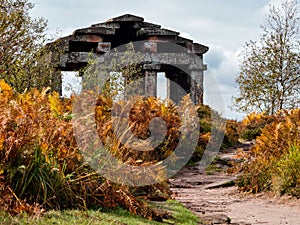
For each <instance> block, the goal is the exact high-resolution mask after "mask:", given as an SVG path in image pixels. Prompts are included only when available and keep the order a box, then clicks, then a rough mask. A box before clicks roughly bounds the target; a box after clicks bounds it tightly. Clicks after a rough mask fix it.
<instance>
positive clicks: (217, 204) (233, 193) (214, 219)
mask: <svg viewBox="0 0 300 225" xmlns="http://www.w3.org/2000/svg"><path fill="white" fill-rule="evenodd" d="M231 156H232V152H227V153H221V154H220V157H221V158H225V159H227V158H228V157H231ZM235 179H236V178H235V177H233V176H230V175H227V174H226V173H224V172H222V171H219V172H216V173H214V174H211V175H208V174H207V173H206V174H201V173H200V172H199V170H198V168H197V165H196V166H194V167H190V168H184V169H182V170H181V171H180V172H179V173H178V174H177V175H176V177H175V178H174V179H171V180H170V182H171V187H172V188H171V190H172V191H173V192H174V193H175V198H176V199H177V200H179V201H181V202H182V203H184V204H185V205H186V206H187V207H188V208H189V209H191V210H192V211H194V212H195V213H196V214H197V215H198V216H199V217H200V218H202V219H204V220H206V221H208V224H236V225H237V224H239V225H245V224H251V225H256V224H260V225H261V224H268V225H281V224H288V225H300V200H297V199H293V198H289V197H280V198H279V197H274V196H270V195H266V194H264V195H255V196H254V195H246V194H243V193H239V192H238V190H237V188H236V187H235V186H233V185H232V184H233V182H232V181H234V180H235Z"/></svg>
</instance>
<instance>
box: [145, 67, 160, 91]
mask: <svg viewBox="0 0 300 225" xmlns="http://www.w3.org/2000/svg"><path fill="white" fill-rule="evenodd" d="M145 95H146V96H154V97H157V72H156V71H153V70H146V71H145Z"/></svg>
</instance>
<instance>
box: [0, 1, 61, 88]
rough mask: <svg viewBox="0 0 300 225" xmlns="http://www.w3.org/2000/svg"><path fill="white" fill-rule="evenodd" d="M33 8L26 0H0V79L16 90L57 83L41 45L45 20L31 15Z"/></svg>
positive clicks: (44, 49) (50, 85) (45, 39)
mask: <svg viewBox="0 0 300 225" xmlns="http://www.w3.org/2000/svg"><path fill="white" fill-rule="evenodd" d="M33 7H34V5H33V4H32V3H30V2H29V1H28V0H0V79H4V80H5V81H6V82H7V83H8V84H9V85H10V86H11V87H13V88H14V89H15V90H16V91H18V92H23V91H24V90H26V89H30V88H37V89H41V88H42V87H46V86H49V87H55V85H56V84H55V83H56V82H60V81H59V79H55V73H54V71H53V67H52V66H51V65H50V63H49V61H50V60H49V57H47V56H48V50H47V49H46V48H45V47H44V45H45V43H46V41H47V37H46V33H45V30H46V28H47V21H46V20H45V19H43V18H37V19H36V18H31V17H30V15H29V11H30V10H31V9H32V8H33Z"/></svg>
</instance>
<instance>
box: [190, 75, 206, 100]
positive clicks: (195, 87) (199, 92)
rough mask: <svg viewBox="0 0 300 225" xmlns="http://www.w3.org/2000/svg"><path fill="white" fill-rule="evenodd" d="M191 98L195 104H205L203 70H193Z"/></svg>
mask: <svg viewBox="0 0 300 225" xmlns="http://www.w3.org/2000/svg"><path fill="white" fill-rule="evenodd" d="M190 74H191V78H192V80H191V88H190V92H191V98H192V100H193V101H194V103H195V104H203V70H191V72H190Z"/></svg>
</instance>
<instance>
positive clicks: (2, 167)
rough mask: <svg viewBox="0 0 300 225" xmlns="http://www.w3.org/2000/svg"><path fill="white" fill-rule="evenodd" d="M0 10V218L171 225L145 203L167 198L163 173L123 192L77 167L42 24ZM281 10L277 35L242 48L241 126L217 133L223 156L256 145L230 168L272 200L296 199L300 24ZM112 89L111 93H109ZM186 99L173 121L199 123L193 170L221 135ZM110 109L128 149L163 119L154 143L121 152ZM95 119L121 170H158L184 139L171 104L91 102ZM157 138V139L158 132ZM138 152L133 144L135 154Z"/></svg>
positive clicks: (81, 163)
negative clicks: (119, 219)
mask: <svg viewBox="0 0 300 225" xmlns="http://www.w3.org/2000/svg"><path fill="white" fill-rule="evenodd" d="M0 2H1V5H2V7H1V8H0V12H1V17H0V40H1V42H0V60H1V64H0V211H5V213H8V214H9V215H12V216H14V215H17V214H20V213H24V212H25V213H28V214H29V215H36V214H38V215H39V214H42V213H43V212H44V211H47V210H50V209H55V210H65V209H83V210H86V209H91V208H103V209H119V208H123V209H125V210H128V211H129V212H130V213H132V214H136V215H141V216H143V217H144V218H147V219H152V220H157V221H162V220H163V219H165V218H169V217H170V215H169V214H168V213H167V212H166V211H164V210H161V209H158V208H156V207H153V206H152V205H151V204H149V203H148V201H149V200H160V201H165V200H168V199H170V198H171V194H172V193H171V191H170V190H169V186H168V183H167V180H166V174H165V173H164V169H165V168H163V166H162V167H161V171H162V173H161V174H159V176H158V177H156V178H155V179H156V180H157V181H158V182H157V183H156V184H152V185H146V186H138V187H131V186H129V185H125V184H123V183H122V182H121V183H120V182H119V183H117V182H113V181H111V180H110V179H107V178H105V177H104V176H102V175H101V174H99V173H98V172H97V171H95V168H93V167H92V166H91V164H89V163H87V162H86V160H84V155H83V153H82V151H81V150H82V149H80V148H79V146H78V143H77V140H76V138H75V136H76V135H75V134H74V123H75V124H77V125H78V124H79V125H80V122H82V121H80V118H79V120H78V119H76V118H75V117H74V112H73V106H74V96H72V97H71V98H69V99H67V98H65V99H63V98H61V97H60V96H59V94H58V93H57V92H54V91H53V90H52V89H51V87H55V86H57V84H56V83H55V82H56V81H57V80H56V79H55V73H54V70H53V65H50V64H47V63H46V61H47V60H46V59H47V57H46V56H47V49H45V48H43V46H44V43H43V42H44V41H45V40H46V39H45V33H44V31H45V28H46V23H45V21H44V20H42V19H39V20H34V19H32V18H30V17H29V14H28V10H29V9H31V8H32V7H33V5H32V4H30V3H29V2H28V1H26V0H16V1H8V0H0ZM283 3H284V4H283V9H284V10H283V13H285V14H281V13H280V12H281V11H278V10H277V9H276V8H271V14H270V17H269V20H267V21H268V22H269V23H271V24H272V23H275V25H280V23H281V22H283V24H284V26H279V27H277V28H278V29H277V30H276V29H275V30H272V28H276V26H271V29H268V28H270V27H268V26H265V27H264V31H265V32H266V34H265V35H263V36H262V39H261V41H262V43H263V44H262V45H259V44H258V45H257V43H256V42H250V43H248V44H246V47H245V50H246V52H247V54H246V55H245V57H244V58H243V65H242V67H241V73H240V74H239V76H238V77H237V84H238V85H239V88H240V94H241V95H240V96H238V97H237V98H236V99H235V103H236V106H237V107H238V109H239V110H241V111H245V112H248V113H249V114H248V115H247V116H246V117H245V118H244V119H243V120H242V121H241V122H237V121H235V120H226V129H225V130H224V131H223V130H220V131H219V132H220V133H222V134H224V140H223V143H222V148H228V147H231V146H234V145H235V144H237V143H239V141H252V140H255V145H254V146H253V147H252V148H251V149H250V151H240V152H239V156H240V157H241V158H243V160H244V161H243V163H241V164H239V165H238V166H237V170H238V172H239V178H238V181H237V185H238V186H239V188H240V190H241V191H248V192H252V193H258V192H261V191H275V192H277V193H279V194H291V195H294V196H297V197H300V169H299V164H300V137H299V135H300V131H299V127H300V110H299V108H297V107H298V106H299V79H300V78H299V61H300V60H299V45H295V42H292V40H294V39H295V36H296V35H298V34H299V33H297V32H298V28H297V29H296V27H297V26H298V25H297V24H298V21H299V20H298V18H296V8H295V4H296V3H295V2H294V1H292V3H290V4H289V2H288V1H284V2H283ZM278 16H279V17H278ZM280 16H283V18H286V20H282V17H280ZM284 16H286V17H284ZM287 20H288V21H287ZM289 20H290V21H289ZM269 25H270V24H269ZM281 25H282V24H281ZM279 28H282V29H279ZM284 29H286V30H284ZM275 31H276V32H277V33H278V35H279V36H277V33H276V32H275ZM284 31H285V32H284ZM280 32H283V33H280ZM10 40H15V41H10ZM277 43H279V44H277ZM297 43H298V42H297ZM297 48H298V49H297ZM12 49H17V51H11V50H12ZM295 49H296V50H295ZM256 53H257V54H256ZM126 69H128V68H126ZM129 69H130V68H129ZM270 71H271V72H270ZM122 72H123V71H122ZM129 72H131V73H132V72H135V71H134V70H132V69H130V71H129ZM125 74H127V72H126V71H125ZM114 88H116V87H115V86H112V85H111V84H110V85H109V91H110V92H109V93H111V92H112V90H113V91H115V89H114ZM83 95H85V98H83V99H84V100H85V101H82V102H79V104H80V105H81V106H82V108H84V107H85V104H86V102H88V99H89V98H93V97H94V96H95V93H94V92H93V91H91V90H88V91H86V92H85V93H83ZM249 96H251V97H249ZM188 98H189V96H185V97H184V98H183V101H182V107H183V109H181V111H185V110H186V109H189V108H191V107H193V109H194V110H195V112H196V113H197V117H198V118H199V127H200V131H199V133H198V134H197V135H198V136H197V137H196V140H194V141H195V142H196V143H197V146H196V148H195V152H194V153H193V155H192V157H191V159H190V162H197V161H200V160H201V157H202V155H203V153H204V151H205V149H206V147H207V144H208V143H209V141H210V140H211V136H212V130H213V129H217V130H218V129H219V128H218V127H214V126H215V124H213V121H212V114H213V113H214V114H217V113H215V112H214V111H213V110H212V109H211V108H209V107H208V106H205V105H197V106H194V105H189V104H187V102H188V101H187V99H188ZM113 107H114V109H115V110H117V111H118V109H119V110H122V109H125V108H127V107H131V109H130V111H129V117H128V118H129V121H130V130H124V133H123V134H122V135H123V136H126V135H127V132H128V133H129V131H130V135H131V136H130V135H129V139H127V142H130V141H132V140H135V139H131V137H132V138H133V136H134V137H137V138H138V139H139V140H146V139H147V138H148V137H149V135H150V134H149V124H150V121H151V120H152V119H153V118H157V117H158V118H162V119H163V121H164V122H165V124H166V136H165V137H164V139H163V141H162V143H161V144H159V145H158V146H156V147H154V148H153V149H148V151H135V150H134V149H132V148H131V147H130V146H132V145H127V144H126V143H123V142H121V141H120V136H118V135H116V133H115V132H114V129H113V125H114V123H116V122H120V121H116V119H115V118H113V116H112V108H113ZM252 111H255V112H252ZM94 115H95V118H94V119H95V122H96V124H95V126H96V131H97V135H98V137H99V140H100V141H101V142H102V143H103V145H104V146H105V148H106V150H107V151H108V152H109V153H110V154H111V155H113V156H114V157H116V158H117V159H118V160H119V161H120V162H121V163H124V164H128V165H132V166H139V167H146V166H149V165H154V164H157V163H159V162H160V161H162V160H164V159H166V158H167V157H169V156H170V155H171V154H172V153H173V152H174V150H175V149H176V147H177V144H178V142H179V139H180V138H185V137H182V136H181V133H180V126H181V125H182V123H181V122H182V121H181V120H180V115H179V114H178V106H176V105H175V104H173V103H172V102H171V101H163V100H161V99H159V98H154V97H149V98H146V97H141V96H135V103H134V105H133V106H131V105H128V102H126V101H125V100H124V99H123V100H118V101H115V102H113V98H112V97H111V96H107V95H105V94H99V95H98V94H97V99H96V105H95V111H94ZM217 116H218V117H221V116H220V115H217ZM128 118H126V119H128ZM81 119H82V118H81ZM119 119H121V120H122V119H124V118H119ZM120 124H121V123H120ZM79 128H80V126H79ZM156 129H158V130H159V129H161V127H160V126H159V124H157V127H156ZM89 132H90V131H89V130H84V129H83V130H82V135H83V137H88V136H89V134H90V133H89ZM141 143H143V142H142V141H140V142H135V143H133V144H134V146H135V147H139V148H143V147H144V145H143V144H141ZM131 144H132V143H131ZM174 162H175V163H176V157H175V158H174Z"/></svg>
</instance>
